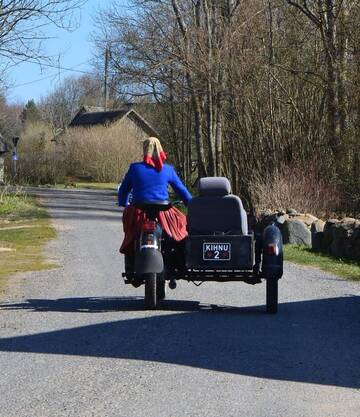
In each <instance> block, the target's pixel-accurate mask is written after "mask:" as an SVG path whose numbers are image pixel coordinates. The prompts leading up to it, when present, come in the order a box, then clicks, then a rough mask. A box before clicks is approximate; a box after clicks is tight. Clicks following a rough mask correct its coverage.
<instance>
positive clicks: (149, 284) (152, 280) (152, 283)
mask: <svg viewBox="0 0 360 417" xmlns="http://www.w3.org/2000/svg"><path fill="white" fill-rule="evenodd" d="M144 279H145V307H146V308H147V309H148V310H154V309H155V308H156V307H157V302H158V298H157V294H156V284H157V282H156V281H157V279H156V274H155V273H152V274H145V276H144Z"/></svg>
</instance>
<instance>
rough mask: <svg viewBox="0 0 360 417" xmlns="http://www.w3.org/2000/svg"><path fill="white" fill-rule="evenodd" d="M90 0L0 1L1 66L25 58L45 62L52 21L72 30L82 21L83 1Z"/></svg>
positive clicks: (7, 67) (24, 59)
mask: <svg viewBox="0 0 360 417" xmlns="http://www.w3.org/2000/svg"><path fill="white" fill-rule="evenodd" d="M86 1H87V0H2V1H0V69H1V72H2V77H3V76H4V75H3V74H4V71H5V70H6V69H9V68H10V67H11V66H13V65H16V64H18V63H19V62H22V61H29V60H33V61H36V62H39V63H41V62H42V61H43V60H44V59H46V58H47V56H46V53H45V52H44V50H43V48H42V44H43V42H44V41H45V40H46V39H48V35H47V34H46V28H47V27H48V26H50V25H54V26H57V27H59V28H63V29H67V30H71V29H73V28H75V27H76V25H77V24H78V16H77V14H76V12H77V11H79V8H80V6H81V5H83V4H84V3H85V2H86Z"/></svg>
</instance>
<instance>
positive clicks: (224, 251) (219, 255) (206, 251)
mask: <svg viewBox="0 0 360 417" xmlns="http://www.w3.org/2000/svg"><path fill="white" fill-rule="evenodd" d="M230 259H231V243H207V242H205V243H203V260H204V261H230Z"/></svg>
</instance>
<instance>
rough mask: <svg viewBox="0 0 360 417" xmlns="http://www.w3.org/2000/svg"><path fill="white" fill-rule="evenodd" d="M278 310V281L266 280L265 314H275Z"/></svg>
mask: <svg viewBox="0 0 360 417" xmlns="http://www.w3.org/2000/svg"><path fill="white" fill-rule="evenodd" d="M277 310H278V280H277V279H274V278H268V279H267V280H266V312H267V313H268V314H276V313H277Z"/></svg>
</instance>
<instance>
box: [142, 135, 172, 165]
mask: <svg viewBox="0 0 360 417" xmlns="http://www.w3.org/2000/svg"><path fill="white" fill-rule="evenodd" d="M143 146H144V162H145V163H146V164H148V165H150V166H152V167H154V168H155V169H156V171H161V170H162V167H163V165H164V161H165V159H166V154H165V152H164V151H163V148H162V146H161V143H160V141H159V139H158V138H153V137H151V138H149V139H146V140H145V141H144V144H143Z"/></svg>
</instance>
